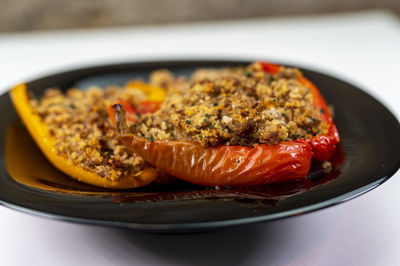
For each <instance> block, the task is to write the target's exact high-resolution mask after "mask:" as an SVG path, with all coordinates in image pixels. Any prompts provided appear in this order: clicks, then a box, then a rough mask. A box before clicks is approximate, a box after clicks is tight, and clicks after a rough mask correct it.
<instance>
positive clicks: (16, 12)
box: [0, 0, 400, 32]
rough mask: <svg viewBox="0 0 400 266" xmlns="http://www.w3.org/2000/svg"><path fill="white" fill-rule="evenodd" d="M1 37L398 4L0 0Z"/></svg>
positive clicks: (389, 0)
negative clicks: (14, 34)
mask: <svg viewBox="0 0 400 266" xmlns="http://www.w3.org/2000/svg"><path fill="white" fill-rule="evenodd" d="M0 6H1V9H0V32H11V31H36V30H56V29H76V28H98V27H110V26H132V25H143V24H161V23H177V22H179V23H182V22H194V21H215V20H225V19H244V18H265V17H275V16H292V15H310V14H329V13H337V12H351V11H365V10H372V9H380V10H390V11H392V12H394V13H396V14H397V15H399V14H400V1H399V0H380V1H376V0H352V1H349V0H324V1H319V0H300V1H299V0H277V1H266V0H250V1H242V0H202V1H198V0H164V1H159V0H113V1H110V0H96V1H93V0H75V1H70V0H17V1H15V0H0Z"/></svg>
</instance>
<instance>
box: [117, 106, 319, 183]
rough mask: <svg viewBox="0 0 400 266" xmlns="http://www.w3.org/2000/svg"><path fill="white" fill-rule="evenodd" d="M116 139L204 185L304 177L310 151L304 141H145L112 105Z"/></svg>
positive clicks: (163, 167)
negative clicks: (229, 143)
mask: <svg viewBox="0 0 400 266" xmlns="http://www.w3.org/2000/svg"><path fill="white" fill-rule="evenodd" d="M114 108H115V110H116V112H115V120H116V127H117V132H118V134H119V139H120V140H121V141H122V142H123V143H124V144H125V145H126V146H127V147H128V149H130V150H132V151H135V152H136V153H137V154H139V155H140V156H142V157H143V159H144V160H145V161H147V162H148V163H150V164H151V165H154V166H156V167H157V168H159V169H161V170H162V171H164V172H166V173H168V174H170V175H172V176H175V177H177V178H179V179H182V180H185V181H187V182H190V183H194V184H198V185H204V186H224V185H231V186H254V185H265V184H270V183H279V182H287V181H291V180H297V179H304V178H305V177H306V176H307V173H308V171H309V170H310V165H311V158H312V150H311V147H310V146H309V145H308V143H307V142H306V141H305V140H298V141H282V142H280V143H279V144H278V145H274V146H268V145H264V144H263V145H257V146H256V147H244V146H218V147H212V148H205V147H202V146H201V145H200V144H197V143H195V142H190V141H168V140H165V141H153V142H151V141H148V140H145V139H144V138H139V137H137V136H135V135H133V134H131V133H129V130H128V129H127V127H126V124H125V111H124V110H123V108H122V106H121V105H115V106H114Z"/></svg>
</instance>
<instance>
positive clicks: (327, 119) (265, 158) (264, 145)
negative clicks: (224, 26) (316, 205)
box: [110, 62, 339, 186]
mask: <svg viewBox="0 0 400 266" xmlns="http://www.w3.org/2000/svg"><path fill="white" fill-rule="evenodd" d="M260 66H261V70H260ZM248 70H250V73H248V72H246V73H243V74H242V73H240V75H241V76H239V77H238V76H237V75H238V74H237V73H238V71H240V70H238V69H233V70H229V71H230V72H229V71H225V72H223V75H224V76H223V77H222V78H220V79H216V81H215V82H214V81H213V82H210V79H211V78H208V77H210V76H212V75H210V74H204V72H200V73H198V74H195V75H194V77H193V78H192V79H193V80H192V83H191V84H192V85H191V86H192V87H191V90H192V91H191V92H190V93H191V94H190V95H189V98H190V97H194V98H195V97H198V95H202V94H204V95H206V96H204V97H203V96H202V97H203V98H205V99H211V100H212V101H213V100H215V99H218V100H220V101H221V102H225V103H226V101H227V99H230V100H231V99H234V97H239V96H237V95H238V91H235V86H236V87H237V86H242V87H241V89H240V92H241V93H243V97H242V96H240V97H241V98H240V100H243V99H245V100H243V101H244V102H246V101H248V97H253V98H254V99H255V100H254V101H252V102H251V107H250V109H246V108H244V107H243V108H241V107H237V106H236V102H234V101H233V103H229V104H230V105H231V106H229V105H226V104H225V106H226V108H228V107H229V108H230V109H229V108H228V109H229V112H227V114H231V117H233V118H230V117H228V115H226V116H225V115H224V112H225V109H223V107H222V108H219V106H220V105H219V103H218V102H216V103H213V106H215V109H210V110H212V111H213V112H214V113H213V114H215V117H216V118H215V119H219V120H215V119H214V120H212V119H213V117H211V115H210V114H208V113H205V114H204V115H205V118H204V121H200V122H199V123H198V124H196V125H193V126H192V124H195V123H196V121H197V120H199V119H197V120H196V121H195V122H192V121H191V120H189V119H188V117H195V118H196V117H198V116H199V114H197V113H196V112H195V113H194V114H193V112H190V111H193V110H203V109H204V108H206V107H201V108H202V109H193V108H197V107H195V106H194V105H193V104H192V103H191V102H190V99H189V100H187V99H185V98H184V97H183V98H182V97H181V98H178V100H177V99H174V100H168V99H169V98H168V95H169V94H173V95H176V94H179V92H177V90H172V92H170V93H169V94H168V95H167V98H166V99H167V100H166V102H164V104H163V105H162V106H161V108H160V111H158V112H156V113H155V114H152V117H150V118H146V119H142V121H139V122H138V123H137V124H134V125H133V126H131V129H132V128H133V132H132V131H131V129H128V128H127V126H126V123H125V111H124V109H123V107H122V105H114V107H113V110H114V111H115V113H113V112H112V111H111V112H110V116H111V118H112V119H115V121H116V127H117V131H118V132H119V139H120V140H121V141H122V142H123V143H124V144H125V145H126V146H127V147H128V148H129V149H131V150H132V151H134V152H136V153H137V154H139V155H140V156H141V157H143V159H144V160H146V161H147V162H148V163H150V164H151V165H153V166H155V167H157V168H159V169H161V170H162V171H164V172H166V173H168V174H170V175H172V176H175V177H177V178H179V179H182V180H185V181H187V182H190V183H194V184H199V185H204V186H224V185H230V186H253V185H264V184H269V183H280V182H287V181H291V180H298V179H304V178H306V176H307V174H308V172H309V169H310V165H311V160H312V158H315V159H317V160H319V161H326V160H328V159H329V158H330V157H331V156H332V154H333V153H334V151H335V149H336V145H337V143H338V142H339V134H338V131H337V129H336V127H335V125H334V124H333V120H332V117H331V115H330V113H329V110H328V108H327V106H326V104H325V101H324V99H323V98H322V96H321V94H320V93H319V91H318V89H317V88H316V87H315V86H314V85H313V84H312V83H311V82H310V81H309V80H308V79H306V78H305V77H303V76H302V74H299V73H300V72H299V71H298V70H293V69H288V68H283V67H281V66H278V65H274V64H269V63H265V62H259V63H256V64H255V65H254V66H250V67H248V68H246V69H245V71H248ZM260 71H261V72H263V73H260ZM226 72H228V74H227V73H226ZM231 73H232V74H231ZM202 75H203V76H202ZM204 75H206V77H205V78H204ZM207 75H208V76H207ZM229 75H232V77H230V76H229ZM235 75H236V76H235ZM226 76H229V78H226ZM243 76H245V77H243ZM193 84H194V85H193ZM226 84H228V85H229V86H228V85H226ZM238 84H239V85H238ZM248 84H250V85H248ZM296 84H301V85H298V87H301V90H300V89H298V88H296V86H295V85H296ZM253 85H254V87H255V89H252V87H251V86H253ZM232 88H233V89H232ZM271 88H272V89H271ZM271 90H272V92H270V91H271ZM274 90H275V91H274ZM264 91H265V93H266V94H268V93H269V94H271V95H272V96H274V97H272V96H271V95H270V97H265V99H264V100H260V95H261V96H262V95H263V92H264ZM299 91H300V92H299ZM302 91H306V92H307V93H308V94H304V95H300V96H299V95H297V94H299V93H301V92H302ZM278 92H279V93H280V94H279V93H278ZM296 93H297V94H296ZM183 94H184V93H183ZM278 94H279V95H283V96H282V97H283V98H284V97H286V98H287V97H292V98H293V99H294V100H293V99H290V102H289V103H290V104H287V103H285V102H284V100H283V98H282V99H281V98H279V97H278V96H276V95H278ZM275 96H276V99H275ZM171 97H172V96H171ZM173 97H175V96H173ZM213 97H214V98H213ZM246 97H247V98H246ZM296 97H297V98H298V99H300V100H304V99H306V98H307V97H308V98H312V99H311V102H312V104H313V106H312V111H313V112H311V113H312V115H313V117H312V118H310V117H305V118H304V117H300V115H301V114H299V113H300V112H301V111H303V112H304V113H307V112H308V109H305V108H304V106H301V101H300V103H299V101H298V100H297V98H296ZM203 98H202V99H203ZM253 98H251V99H253ZM308 98H307V99H308ZM202 99H200V100H199V101H198V102H199V104H200V103H202V102H203V100H202ZM221 99H222V100H221ZM271 99H272V100H271ZM193 101H195V100H193ZM180 102H183V103H185V104H188V105H190V104H192V107H193V108H192V107H191V108H192V109H190V108H189V109H188V108H186V109H185V110H184V111H182V110H176V113H177V115H175V114H173V113H171V112H170V113H168V112H165V113H164V114H163V112H162V110H163V108H164V109H166V110H168V108H169V107H168V105H172V106H175V105H176V104H177V103H178V104H179V103H180ZM260 105H262V106H261V107H260ZM232 106H233V107H232ZM282 106H284V107H285V106H292V107H291V108H292V109H288V110H287V112H286V113H278V111H277V110H279V112H282V111H281V109H279V108H281V107H282ZM211 108H214V107H212V106H211ZM218 108H219V109H218ZM238 108H239V109H238ZM240 108H241V109H240ZM252 108H253V109H252ZM296 108H297V109H296ZM308 108H309V109H310V108H311V107H308ZM237 110H239V111H237ZM249 110H250V113H249V112H248V111H249ZM315 110H318V117H317V118H315V116H317V115H316V111H315ZM252 111H253V112H252ZM257 111H259V112H260V114H263V115H262V116H261V115H259V116H258V118H257V119H259V120H257V119H256V120H255V121H256V122H254V121H249V120H250V119H248V118H249V117H251V116H252V115H253V116H254V115H257ZM237 112H240V113H239V114H241V115H242V116H241V117H239V118H237V117H236V115H237ZM254 113H255V114H254ZM265 114H266V115H265ZM157 115H158V116H160V117H163V118H164V119H167V120H171V121H172V122H171V124H172V126H171V127H172V128H173V131H171V132H172V133H170V134H169V135H168V134H167V136H169V137H166V138H165V139H155V138H154V136H153V135H152V136H150V137H148V135H146V132H144V133H143V132H142V133H140V130H138V128H140V129H142V128H151V127H152V125H154V127H157V126H158V125H159V124H160V123H155V122H154V121H155V120H157V119H156V118H157V117H155V116H157ZM268 115H269V116H270V117H272V118H270V117H269V116H268ZM296 115H297V116H296ZM260 116H261V117H262V118H259V117H260ZM114 117H115V118H114ZM235 117H236V118H237V119H239V120H238V121H242V120H243V121H245V122H246V124H245V125H246V126H247V127H244V128H243V125H242V124H240V126H237V128H240V130H241V131H238V132H236V131H235V130H236V128H234V130H231V128H232V125H234V123H233V124H232V120H233V122H235V120H234V119H236V118H235ZM265 117H267V118H265ZM288 117H289V118H290V119H289V118H288ZM244 118H245V119H244ZM300 118H301V119H300ZM185 119H186V120H185ZM240 119H242V120H240ZM260 119H261V120H260ZM262 119H264V120H262ZM268 119H269V120H268ZM311 120H312V121H311ZM314 120H315V121H314ZM149 121H153V124H151V122H149ZM215 121H217V122H215ZM282 121H283V122H282ZM293 121H300V122H297V123H298V125H295V122H293ZM304 121H306V122H304ZM307 121H308V122H307ZM251 122H252V123H251ZM263 123H264V124H263ZM285 123H286V124H285ZM307 123H308V124H307ZM161 124H162V123H161ZM164 124H165V123H164ZM249 125H250V126H249ZM265 125H268V126H269V127H268V129H269V131H268V130H265V131H260V129H259V128H258V127H265ZM190 126H192V127H190ZM229 126H231V128H229ZM295 126H297V128H295ZM318 126H319V127H320V128H323V129H324V134H319V131H318V130H317V129H318ZM164 127H165V126H164ZM205 127H207V128H206V129H205ZM177 128H179V129H177ZM270 128H274V130H276V131H273V130H270ZM293 128H294V129H293ZM226 129H227V130H226ZM179 130H180V131H179ZM196 130H197V131H196ZM207 130H208V131H207ZM279 130H280V131H279ZM296 130H297V131H296ZM226 131H228V132H226ZM229 131H230V132H229ZM152 132H154V130H153V131H152ZM176 132H178V133H176ZM196 132H197V133H198V132H200V133H199V134H198V135H196V134H197V133H196ZM221 132H222V133H221ZM288 132H289V133H288ZM296 132H305V133H304V134H303V135H299V134H295V133H296ZM171 134H175V135H174V137H171V136H170V135H171ZM185 134H186V135H185ZM257 134H260V135H257ZM285 134H286V135H285ZM246 136H248V138H250V139H254V140H256V141H258V142H256V143H251V144H248V142H246V141H247V140H246ZM265 136H266V137H265ZM283 136H286V137H283ZM180 138H181V139H182V140H181V139H180ZM206 138H207V139H206ZM205 139H206V140H205ZM224 141H225V143H227V144H224ZM253 142H254V141H253Z"/></svg>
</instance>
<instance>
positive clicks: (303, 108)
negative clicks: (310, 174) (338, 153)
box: [131, 63, 329, 146]
mask: <svg viewBox="0 0 400 266" xmlns="http://www.w3.org/2000/svg"><path fill="white" fill-rule="evenodd" d="M300 75H301V72H300V71H299V70H298V69H295V68H285V67H283V68H282V69H281V71H280V72H279V73H277V74H273V75H272V74H269V73H266V72H264V71H263V69H262V66H261V65H260V64H258V63H254V64H251V65H249V66H247V67H236V68H223V69H200V70H197V71H195V73H193V75H192V77H191V78H190V79H189V80H185V79H182V78H178V79H172V78H171V76H170V75H168V79H167V80H168V82H167V83H168V85H167V86H165V87H166V88H168V93H167V97H166V99H165V101H164V102H163V104H162V105H161V108H160V109H159V110H158V111H157V112H155V113H153V114H146V115H144V116H143V117H142V118H141V120H140V121H139V122H138V123H137V124H135V125H133V126H132V128H131V129H132V131H133V132H135V133H136V134H138V135H139V136H142V137H145V138H147V139H150V140H188V141H195V142H198V143H200V144H201V145H203V146H215V145H247V146H254V145H257V144H268V145H275V144H277V143H279V142H280V141H283V140H296V139H298V138H312V137H313V136H315V135H317V134H322V135H324V134H327V133H328V131H329V126H328V124H327V123H325V122H324V121H323V120H322V119H321V114H320V110H318V109H317V108H316V107H315V106H314V105H313V96H312V94H311V91H310V89H309V88H307V87H305V86H304V85H302V84H301V83H300V82H299V81H298V77H299V76H300Z"/></svg>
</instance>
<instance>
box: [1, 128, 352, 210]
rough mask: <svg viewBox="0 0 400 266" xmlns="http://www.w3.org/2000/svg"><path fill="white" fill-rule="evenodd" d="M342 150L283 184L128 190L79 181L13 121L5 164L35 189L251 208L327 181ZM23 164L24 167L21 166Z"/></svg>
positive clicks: (125, 200) (337, 168) (336, 171)
mask: <svg viewBox="0 0 400 266" xmlns="http://www.w3.org/2000/svg"><path fill="white" fill-rule="evenodd" d="M344 158H345V156H344V153H343V150H342V149H341V148H340V147H339V149H337V152H336V153H335V154H334V156H333V157H332V158H331V160H330V163H331V167H328V168H326V167H323V166H322V164H321V163H320V162H318V161H313V163H312V166H311V170H310V173H309V175H308V177H307V179H305V180H301V181H298V182H290V183H286V184H271V185H264V186H258V187H240V188H232V187H217V188H208V187H202V186H197V185H192V184H189V183H186V182H183V181H178V180H177V181H176V182H175V183H173V184H169V185H157V184H152V185H149V186H146V187H143V188H137V189H129V190H110V189H104V188H99V187H94V186H91V185H87V184H84V183H81V182H78V181H76V180H74V179H72V178H70V177H69V176H67V175H64V174H63V173H62V172H60V171H59V170H57V169H56V168H55V167H54V166H53V165H52V164H51V163H50V162H49V161H48V160H47V159H46V158H45V157H44V155H42V153H41V152H40V150H39V149H38V147H37V146H36V144H35V142H34V141H33V140H32V138H31V137H30V135H29V133H28V132H27V130H26V129H25V127H24V126H23V125H21V124H19V123H14V124H13V125H11V126H10V127H9V128H8V132H7V139H6V164H7V169H8V172H9V174H10V176H11V177H12V178H13V179H14V180H15V181H17V182H19V183H21V184H23V185H26V186H29V187H32V188H34V189H41V190H47V191H51V192H55V193H67V194H75V195H80V196H87V197H101V198H110V199H111V200H112V201H113V202H114V203H115V204H119V205H124V204H133V203H139V202H141V203H143V202H145V203H146V202H162V201H200V200H202V201H204V200H207V201H221V200H222V201H236V202H239V203H241V204H243V205H244V206H246V207H248V208H249V209H252V210H257V209H258V208H262V207H265V206H269V207H271V206H275V205H277V204H279V201H280V200H282V199H284V198H287V197H291V196H294V195H297V194H300V193H303V192H306V191H308V190H310V189H313V188H315V187H318V186H320V185H322V184H326V183H328V182H330V181H332V180H334V179H336V178H337V177H339V176H340V174H341V168H342V166H343V163H344ZM21 165H24V167H20V166H21Z"/></svg>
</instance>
